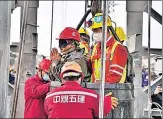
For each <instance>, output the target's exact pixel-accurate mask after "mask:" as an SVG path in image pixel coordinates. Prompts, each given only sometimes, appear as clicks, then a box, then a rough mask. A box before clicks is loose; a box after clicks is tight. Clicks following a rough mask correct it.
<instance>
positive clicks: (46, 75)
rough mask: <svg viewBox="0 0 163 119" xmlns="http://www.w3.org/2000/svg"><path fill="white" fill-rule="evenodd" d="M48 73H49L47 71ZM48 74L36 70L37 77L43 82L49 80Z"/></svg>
mask: <svg viewBox="0 0 163 119" xmlns="http://www.w3.org/2000/svg"><path fill="white" fill-rule="evenodd" d="M48 72H49V71H48ZM48 72H45V71H43V70H41V69H38V75H39V77H40V78H41V79H42V80H45V81H48V80H50V78H49V73H48Z"/></svg>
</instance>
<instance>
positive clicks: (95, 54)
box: [91, 37, 126, 83]
mask: <svg viewBox="0 0 163 119" xmlns="http://www.w3.org/2000/svg"><path fill="white" fill-rule="evenodd" d="M108 42H109V43H110V44H109V43H108ZM108 42H107V44H108V45H107V48H106V71H105V77H106V78H105V81H106V82H109V81H108V78H109V77H108V74H109V72H110V71H111V70H110V66H113V65H114V66H117V67H118V65H117V64H112V61H113V56H114V51H115V49H116V47H117V46H118V45H119V44H120V43H119V42H118V41H116V40H114V39H113V38H112V37H110V40H108ZM100 45H101V44H100V43H97V44H95V46H94V48H93V51H92V56H91V62H92V71H93V73H92V77H91V82H96V81H97V80H100V75H101V71H100V70H101V48H100V47H101V46H100ZM120 45H121V44H120ZM118 60H123V59H118ZM119 67H120V66H119ZM120 68H122V67H120ZM112 71H113V70H112ZM114 72H115V73H119V72H117V71H114ZM119 74H120V73H119ZM125 80H126V64H125V67H124V68H123V73H122V74H121V79H120V81H119V82H115V81H112V82H114V83H124V82H125Z"/></svg>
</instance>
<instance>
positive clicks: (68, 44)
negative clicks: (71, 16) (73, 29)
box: [59, 40, 74, 54]
mask: <svg viewBox="0 0 163 119" xmlns="http://www.w3.org/2000/svg"><path fill="white" fill-rule="evenodd" d="M59 48H60V51H61V53H62V54H67V53H69V52H70V51H71V49H73V48H74V44H73V40H59Z"/></svg>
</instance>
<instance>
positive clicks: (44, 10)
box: [11, 1, 162, 56]
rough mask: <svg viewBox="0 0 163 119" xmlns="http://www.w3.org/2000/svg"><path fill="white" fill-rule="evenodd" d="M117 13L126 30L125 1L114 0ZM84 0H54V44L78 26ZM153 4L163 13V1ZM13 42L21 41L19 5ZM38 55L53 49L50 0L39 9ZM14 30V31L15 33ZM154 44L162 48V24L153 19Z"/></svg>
mask: <svg viewBox="0 0 163 119" xmlns="http://www.w3.org/2000/svg"><path fill="white" fill-rule="evenodd" d="M115 3H116V4H118V5H116V6H115V8H114V9H115V12H114V13H113V14H111V18H112V19H113V20H114V21H115V22H116V23H117V25H118V26H121V27H123V29H124V31H125V32H126V17H127V16H126V3H125V1H115ZM84 4H85V3H84V1H55V2H54V26H53V27H54V28H53V29H54V31H53V47H58V41H56V40H55V38H57V37H58V36H59V34H60V32H61V31H62V30H63V29H64V27H68V26H69V27H76V26H77V24H78V23H79V21H80V20H81V18H82V16H83V14H84ZM152 7H153V8H154V9H155V10H156V11H157V12H159V13H160V14H161V15H162V1H153V5H152ZM89 17H90V16H89ZM143 18H144V20H143V46H147V42H148V41H147V39H148V37H147V31H148V29H147V23H148V19H147V18H148V17H147V14H146V13H144V17H143ZM11 24H12V26H11V42H19V34H20V33H19V29H20V26H19V25H20V8H17V9H15V10H14V12H13V14H12V22H11ZM38 25H39V27H38V54H43V55H46V56H48V55H49V52H50V51H49V49H50V27H51V1H40V3H39V9H38ZM13 31H14V32H13ZM151 32H152V33H151V39H152V42H151V47H153V48H162V26H161V25H160V24H159V23H157V22H156V21H155V20H154V19H153V18H152V19H151Z"/></svg>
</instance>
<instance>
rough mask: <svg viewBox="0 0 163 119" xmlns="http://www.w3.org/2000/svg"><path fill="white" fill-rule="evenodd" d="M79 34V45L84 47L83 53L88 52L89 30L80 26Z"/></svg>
mask: <svg viewBox="0 0 163 119" xmlns="http://www.w3.org/2000/svg"><path fill="white" fill-rule="evenodd" d="M78 32H79V34H80V45H79V47H80V48H82V49H84V54H88V53H90V50H91V49H90V37H89V32H88V30H87V29H85V28H83V27H82V28H80V29H79V31H78Z"/></svg>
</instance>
